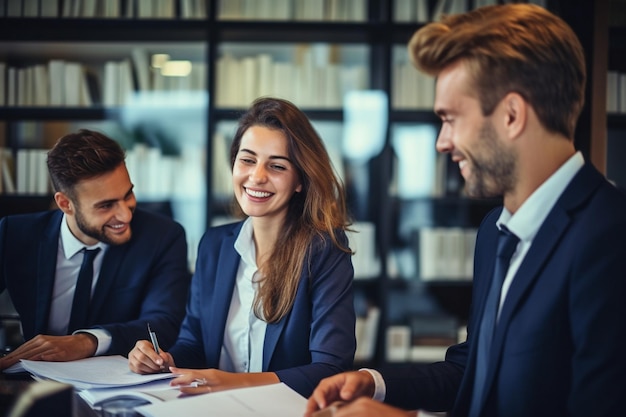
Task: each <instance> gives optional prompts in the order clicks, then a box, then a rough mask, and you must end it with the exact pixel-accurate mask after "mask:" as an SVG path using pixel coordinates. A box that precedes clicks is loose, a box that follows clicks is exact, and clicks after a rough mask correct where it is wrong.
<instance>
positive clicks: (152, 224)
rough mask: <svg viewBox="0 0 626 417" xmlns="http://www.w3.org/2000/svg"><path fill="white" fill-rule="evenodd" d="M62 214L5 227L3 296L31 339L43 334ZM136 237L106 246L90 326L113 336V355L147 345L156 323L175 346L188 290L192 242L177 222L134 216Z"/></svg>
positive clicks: (0, 242)
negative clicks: (144, 341)
mask: <svg viewBox="0 0 626 417" xmlns="http://www.w3.org/2000/svg"><path fill="white" fill-rule="evenodd" d="M62 218H63V212H61V211H60V210H54V211H49V212H42V213H36V214H24V215H16V216H7V217H5V218H3V219H2V220H0V291H2V290H4V289H5V288H6V289H7V290H8V291H9V295H10V296H11V300H12V301H13V304H14V305H15V309H16V310H17V312H18V313H19V315H20V319H21V322H22V330H23V334H24V337H25V339H26V340H28V339H30V338H32V337H33V336H35V335H37V334H45V333H46V328H47V325H48V317H49V311H50V304H51V295H52V289H53V284H54V277H55V268H56V259H57V248H58V242H59V233H60V224H61V219H62ZM131 227H132V232H133V236H132V238H131V240H130V241H129V242H127V243H125V244H123V245H117V246H116V245H111V246H109V247H108V249H107V251H106V253H105V255H104V259H103V261H102V268H101V270H100V276H99V278H98V283H97V284H96V289H95V290H94V294H93V299H92V302H91V307H90V313H89V326H90V327H98V328H103V329H105V330H107V331H108V332H110V334H111V336H112V341H111V346H110V348H109V350H108V351H107V352H106V353H107V354H111V355H112V354H120V355H126V354H128V352H129V351H130V350H131V349H132V348H133V347H134V346H135V343H136V341H137V340H139V339H147V338H148V333H147V329H146V323H148V322H149V323H150V326H151V327H152V330H154V331H155V332H156V333H157V334H158V337H159V342H160V343H161V344H162V346H163V348H164V349H167V347H169V346H171V345H172V344H173V343H174V341H175V340H176V336H177V335H178V330H179V326H180V323H181V321H182V319H183V317H184V314H185V313H184V312H185V302H186V300H187V292H188V290H189V281H190V273H189V269H188V267H187V243H186V240H185V232H184V230H183V228H182V227H181V226H180V225H179V224H178V223H175V222H174V221H172V220H171V219H169V218H167V217H164V216H161V215H157V214H153V213H150V212H146V211H142V210H139V209H137V210H135V213H134V215H133V219H132V221H131Z"/></svg>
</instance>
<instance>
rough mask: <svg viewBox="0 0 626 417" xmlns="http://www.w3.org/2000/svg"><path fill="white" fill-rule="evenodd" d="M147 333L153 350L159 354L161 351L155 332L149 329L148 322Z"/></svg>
mask: <svg viewBox="0 0 626 417" xmlns="http://www.w3.org/2000/svg"><path fill="white" fill-rule="evenodd" d="M148 334H149V335H150V340H151V341H152V346H154V351H155V352H156V353H157V354H159V353H161V351H160V349H159V342H158V341H157V337H156V333H155V332H153V331H152V329H150V323H148Z"/></svg>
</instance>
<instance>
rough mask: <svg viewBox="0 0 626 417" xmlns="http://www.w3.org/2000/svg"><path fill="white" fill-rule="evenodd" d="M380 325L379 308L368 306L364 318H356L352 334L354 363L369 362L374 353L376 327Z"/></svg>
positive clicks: (376, 338) (376, 335)
mask: <svg viewBox="0 0 626 417" xmlns="http://www.w3.org/2000/svg"><path fill="white" fill-rule="evenodd" d="M379 324H380V308H378V307H376V306H369V307H368V308H367V313H366V316H364V317H363V316H357V318H356V324H355V328H354V333H355V337H356V352H355V354H354V360H355V361H369V360H372V359H373V357H374V353H375V352H376V340H378V326H379Z"/></svg>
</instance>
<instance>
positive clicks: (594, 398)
mask: <svg viewBox="0 0 626 417" xmlns="http://www.w3.org/2000/svg"><path fill="white" fill-rule="evenodd" d="M500 212H501V209H496V210H495V211H492V212H491V213H490V214H489V215H487V217H486V218H485V220H484V221H483V223H482V224H481V226H480V229H479V232H478V237H477V243H476V254H475V265H474V268H475V271H474V295H473V300H472V309H471V318H470V321H469V325H468V340H467V342H466V343H462V344H460V345H457V346H454V347H451V348H450V349H449V350H448V353H447V355H446V361H445V362H440V363H437V364H432V365H424V366H417V365H416V366H412V367H407V368H404V369H400V370H399V369H393V370H389V371H388V372H387V371H385V372H383V376H384V378H385V381H386V382H387V399H386V401H387V402H390V403H393V404H396V405H399V406H403V407H405V408H418V407H420V408H430V409H440V410H443V409H450V408H451V407H452V404H453V402H454V400H455V397H456V404H455V406H454V411H453V413H452V415H454V416H466V415H467V413H468V410H469V404H470V400H471V392H472V385H473V380H474V373H475V364H476V351H475V346H476V344H477V341H476V339H477V335H478V333H477V332H475V331H473V330H474V329H476V328H477V327H478V325H479V323H480V320H481V315H482V309H483V306H484V304H485V298H486V296H487V291H488V287H489V281H490V279H491V275H492V270H493V265H494V258H495V256H494V255H495V250H496V239H497V227H496V225H495V222H496V220H497V219H498V216H499V214H500ZM625 317H626V196H625V195H624V194H623V193H622V192H621V191H619V190H618V189H616V188H615V187H613V186H612V185H610V184H609V183H608V182H607V181H606V180H605V179H604V177H603V176H602V175H601V174H600V173H599V172H598V171H596V170H595V168H593V167H592V166H591V165H585V166H584V167H583V168H582V169H581V170H580V171H579V172H578V174H577V175H576V176H575V178H574V179H573V180H572V181H571V183H570V184H569V185H568V187H567V188H566V189H565V191H564V192H563V194H562V195H561V196H560V198H559V199H558V201H557V203H556V205H555V206H554V208H553V209H552V210H551V211H550V213H549V215H548V217H547V218H546V220H545V222H544V223H543V224H542V225H541V228H540V229H539V231H538V233H537V235H536V236H535V238H534V240H533V244H532V246H531V248H530V250H529V251H528V253H527V255H526V257H525V258H524V260H523V262H522V264H521V266H520V268H519V270H518V272H517V274H516V275H515V278H514V280H513V283H512V285H511V287H510V289H509V292H508V295H507V298H506V301H505V303H504V305H503V308H502V311H501V315H500V321H499V324H498V326H497V328H496V331H495V335H494V342H493V343H494V344H493V347H492V350H491V364H492V366H490V368H489V370H488V374H487V384H488V392H487V397H486V400H485V403H484V407H483V412H482V415H483V416H506V417H509V416H511V417H515V416H590V415H593V416H617V415H624V413H625V412H626V396H625V395H624V394H626V391H625V390H626V355H625V354H624V352H623V350H622V349H624V346H626V326H625V325H624V318H625ZM457 392H458V396H456V395H455V394H456V393H457Z"/></svg>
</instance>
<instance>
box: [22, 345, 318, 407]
mask: <svg viewBox="0 0 626 417" xmlns="http://www.w3.org/2000/svg"><path fill="white" fill-rule="evenodd" d="M20 368H23V369H22V370H25V371H28V372H30V373H31V374H32V375H33V377H34V378H35V379H40V380H54V381H59V382H64V383H67V384H71V385H73V386H74V388H75V389H76V390H77V391H78V395H80V396H81V398H83V399H84V400H85V402H86V403H87V404H89V405H90V406H91V407H92V408H93V409H98V408H100V406H101V405H102V404H103V403H104V402H105V401H109V400H114V399H122V398H129V399H131V398H132V399H134V398H137V399H143V400H146V401H148V402H149V403H150V404H148V405H144V406H140V407H137V408H136V411H137V412H138V413H140V414H141V415H143V416H146V417H171V416H175V415H183V416H185V417H196V416H197V417H201V416H202V417H204V416H206V412H207V411H206V410H211V412H212V415H219V416H220V417H229V416H238V417H245V416H250V417H252V416H254V417H258V416H261V417H292V416H299V415H302V414H303V413H304V410H305V408H306V401H307V400H306V398H304V397H302V396H301V395H300V394H298V393H297V392H296V391H294V390H292V389H291V388H289V387H288V386H287V385H285V384H283V383H278V384H271V385H264V386H259V387H251V388H237V389H232V390H227V391H219V392H213V393H208V394H203V395H187V396H181V395H180V390H179V389H178V387H172V386H170V384H169V382H170V379H171V378H174V377H175V376H176V375H175V374H172V373H159V374H151V375H139V374H136V373H134V372H132V371H131V370H130V369H129V367H128V359H126V358H124V357H123V356H97V357H93V358H87V359H81V360H77V361H71V362H44V361H29V360H22V361H21V367H20ZM14 371H15V370H14Z"/></svg>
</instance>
